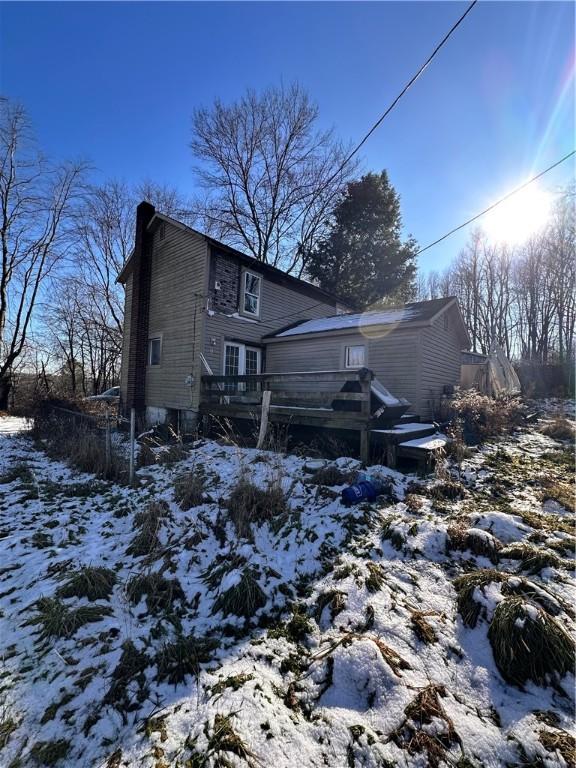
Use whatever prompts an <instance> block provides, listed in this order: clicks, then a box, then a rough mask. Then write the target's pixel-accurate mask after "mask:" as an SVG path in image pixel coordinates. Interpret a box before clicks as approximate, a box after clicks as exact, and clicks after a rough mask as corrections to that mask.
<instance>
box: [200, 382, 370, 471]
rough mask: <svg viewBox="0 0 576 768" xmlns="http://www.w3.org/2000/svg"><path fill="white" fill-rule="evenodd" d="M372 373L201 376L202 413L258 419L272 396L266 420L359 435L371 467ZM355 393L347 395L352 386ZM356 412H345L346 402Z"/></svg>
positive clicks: (364, 455) (363, 457) (364, 457)
mask: <svg viewBox="0 0 576 768" xmlns="http://www.w3.org/2000/svg"><path fill="white" fill-rule="evenodd" d="M373 378H374V374H373V373H372V371H370V370H369V369H367V368H361V369H358V370H346V371H342V370H336V371H312V372H310V371H295V372H291V373H261V374H253V375H244V376H202V396H201V401H200V412H201V413H204V414H209V415H212V416H220V417H224V418H230V419H254V418H257V419H259V418H260V417H261V414H262V401H263V395H264V393H265V392H270V396H269V397H270V406H269V409H268V410H267V418H268V420H269V421H270V422H272V423H281V424H297V425H305V426H313V427H319V428H328V429H347V430H353V431H356V432H358V433H359V438H360V458H361V459H362V461H365V462H367V461H368V458H369V452H370V429H371V426H372V414H371V407H370V403H371V395H370V384H371V382H372V380H373ZM349 382H351V383H353V384H355V385H356V389H358V390H359V391H356V392H342V391H341V390H342V388H343V387H344V386H345V385H346V384H347V383H349ZM350 402H352V403H358V404H359V406H358V408H357V409H356V410H340V409H339V407H338V406H339V405H340V404H342V406H343V407H345V405H346V404H347V403H350Z"/></svg>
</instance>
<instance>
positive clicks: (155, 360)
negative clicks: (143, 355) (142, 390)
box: [148, 336, 162, 365]
mask: <svg viewBox="0 0 576 768" xmlns="http://www.w3.org/2000/svg"><path fill="white" fill-rule="evenodd" d="M161 352H162V339H161V338H160V336H155V337H154V338H152V339H148V365H160V356H161Z"/></svg>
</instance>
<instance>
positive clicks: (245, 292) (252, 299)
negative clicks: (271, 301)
mask: <svg viewBox="0 0 576 768" xmlns="http://www.w3.org/2000/svg"><path fill="white" fill-rule="evenodd" d="M261 291H262V278H261V277H260V275H255V274H254V273H253V272H244V273H243V276H242V305H241V306H242V312H243V313H244V314H246V315H250V316H251V317H260V295H261Z"/></svg>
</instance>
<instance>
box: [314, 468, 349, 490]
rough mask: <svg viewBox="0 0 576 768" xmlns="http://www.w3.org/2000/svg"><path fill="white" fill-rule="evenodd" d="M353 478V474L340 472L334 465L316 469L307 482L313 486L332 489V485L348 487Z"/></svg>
mask: <svg viewBox="0 0 576 768" xmlns="http://www.w3.org/2000/svg"><path fill="white" fill-rule="evenodd" d="M355 478H356V473H355V472H352V471H350V470H348V471H345V470H342V469H340V468H339V467H337V466H336V465H335V464H328V466H326V467H321V468H320V469H317V470H316V472H314V474H313V475H312V477H311V478H310V479H309V480H308V482H309V483H312V484H313V485H327V486H329V487H332V486H334V485H350V483H353V482H354V480H355Z"/></svg>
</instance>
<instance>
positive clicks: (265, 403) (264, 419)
mask: <svg viewBox="0 0 576 768" xmlns="http://www.w3.org/2000/svg"><path fill="white" fill-rule="evenodd" d="M271 397H272V392H271V391H270V390H269V389H265V390H264V392H262V414H261V416H260V434H259V435H258V443H257V445H256V448H258V450H259V451H260V450H262V448H263V447H264V441H265V439H266V432H267V430H268V413H269V412H270V398H271Z"/></svg>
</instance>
